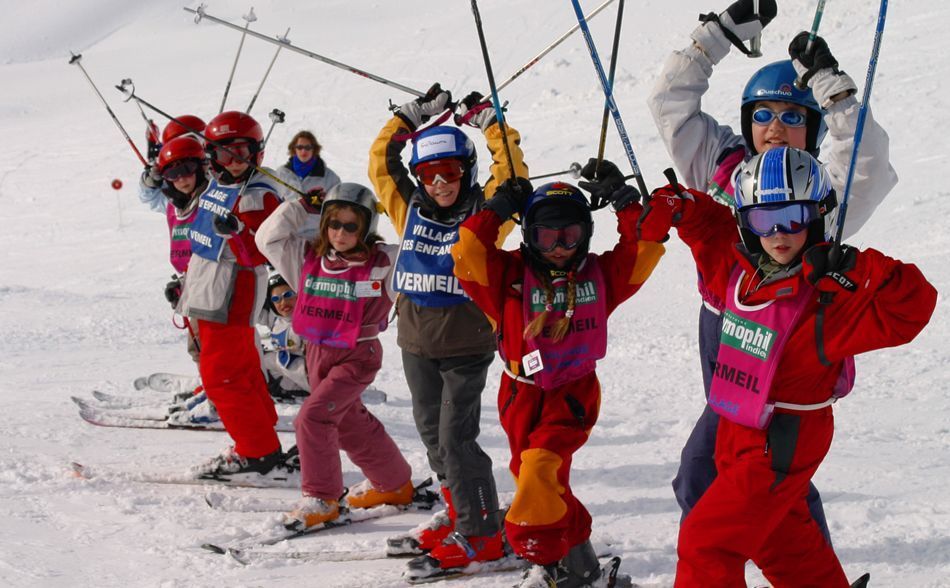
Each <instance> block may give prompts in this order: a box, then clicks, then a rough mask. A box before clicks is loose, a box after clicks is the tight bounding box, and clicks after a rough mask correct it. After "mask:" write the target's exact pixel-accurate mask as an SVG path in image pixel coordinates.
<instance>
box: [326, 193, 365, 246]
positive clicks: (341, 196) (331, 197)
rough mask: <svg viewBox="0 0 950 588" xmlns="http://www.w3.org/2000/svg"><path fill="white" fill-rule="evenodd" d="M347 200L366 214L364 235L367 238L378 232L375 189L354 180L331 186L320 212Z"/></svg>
mask: <svg viewBox="0 0 950 588" xmlns="http://www.w3.org/2000/svg"><path fill="white" fill-rule="evenodd" d="M341 202H345V203H347V204H352V205H353V206H355V207H356V208H357V209H359V210H360V211H362V212H364V214H366V220H367V223H366V227H367V229H366V234H365V235H363V236H362V238H363V239H364V240H365V239H366V238H367V237H368V236H369V235H372V234H374V233H376V228H377V226H378V225H379V201H378V200H377V199H376V195H375V194H373V191H372V190H370V189H369V188H367V187H366V186H363V185H362V184H356V183H353V182H343V183H340V184H337V185H336V186H333V187H332V188H330V191H329V192H327V195H326V196H324V198H323V205H322V206H321V207H320V214H321V215H324V214H326V212H327V207H328V206H331V205H334V204H338V203H341Z"/></svg>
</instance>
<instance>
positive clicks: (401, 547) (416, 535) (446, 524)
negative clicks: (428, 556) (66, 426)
mask: <svg viewBox="0 0 950 588" xmlns="http://www.w3.org/2000/svg"><path fill="white" fill-rule="evenodd" d="M442 499H443V500H445V507H446V508H445V510H440V511H439V512H437V513H435V514H434V515H432V518H430V519H429V520H428V521H426V522H425V523H423V524H422V525H420V526H418V527H416V528H415V529H413V530H411V531H409V532H408V533H406V534H404V535H397V536H395V537H390V538H389V539H387V540H386V555H388V556H390V557H398V556H404V555H423V554H425V553H428V552H430V551H432V550H433V549H435V548H436V547H438V546H439V545H442V542H443V541H445V538H446V537H448V536H449V533H451V532H452V531H454V530H455V507H454V506H452V493H451V492H450V491H449V487H448V486H442Z"/></svg>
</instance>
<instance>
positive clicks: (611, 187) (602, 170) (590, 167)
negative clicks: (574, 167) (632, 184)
mask: <svg viewBox="0 0 950 588" xmlns="http://www.w3.org/2000/svg"><path fill="white" fill-rule="evenodd" d="M581 177H582V178H584V179H585V180H587V181H583V182H578V183H577V185H578V186H580V187H581V188H583V189H584V190H587V191H588V192H590V205H591V208H593V209H594V210H597V209H600V208H603V207H604V206H606V205H607V204H608V203H612V202H616V200H617V198H616V197H615V195H617V193H618V192H619V191H620V190H622V189H623V188H625V187H627V186H625V182H626V180H625V179H624V177H623V173H621V171H620V170H619V169H618V168H617V166H616V165H614V163H613V162H612V161H608V160H606V159H604V160H601V162H600V167H598V166H597V159H596V158H595V157H591V158H590V159H588V160H587V164H585V165H584V167H582V168H581ZM634 192H636V190H634ZM636 194H637V200H639V197H640V193H639V192H637V193H636ZM618 196H619V195H618ZM630 202H631V201H630V200H629V198H628V199H626V200H625V204H629V203H630ZM618 210H619V209H618Z"/></svg>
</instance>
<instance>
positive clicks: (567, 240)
mask: <svg viewBox="0 0 950 588" xmlns="http://www.w3.org/2000/svg"><path fill="white" fill-rule="evenodd" d="M586 236H587V231H586V230H584V225H582V224H580V223H572V224H569V225H567V226H565V227H557V228H555V227H545V226H544V225H532V226H531V230H530V232H529V238H530V239H531V246H532V247H534V248H535V249H537V250H538V251H540V252H541V253H550V252H551V251H554V248H555V247H557V246H559V245H560V246H561V247H563V248H564V249H575V248H576V247H577V246H578V245H580V244H581V241H583V240H584V237H586Z"/></svg>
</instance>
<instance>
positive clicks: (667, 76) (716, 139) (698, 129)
mask: <svg viewBox="0 0 950 588" xmlns="http://www.w3.org/2000/svg"><path fill="white" fill-rule="evenodd" d="M755 4H756V3H755V2H753V0H738V1H737V2H734V3H733V4H731V5H730V6H729V7H728V8H727V9H726V10H725V11H724V12H722V13H721V14H719V15H716V14H712V13H711V14H708V15H705V16H702V17H701V18H700V20H701V21H702V22H703V24H701V25H700V26H699V27H698V28H696V30H694V31H693V33H692V39H693V42H692V44H691V45H690V46H689V47H687V48H686V49H684V50H682V51H676V52H674V53H673V54H672V55H671V56H670V58H669V59H668V60H667V62H666V64H665V66H664V68H663V71H662V72H661V73H660V76H659V78H658V81H657V84H656V87H655V88H654V90H653V93H652V95H651V96H650V99H649V107H650V110H651V112H652V113H653V118H654V120H655V122H656V125H657V129H658V130H659V131H660V135H661V137H662V138H663V141H664V142H665V143H666V147H667V151H668V152H669V154H670V156H671V157H672V159H673V161H674V163H675V164H676V167H677V169H679V171H680V174H681V177H682V178H683V179H684V180H685V183H686V185H688V186H691V187H694V188H696V189H699V190H704V191H706V192H708V193H709V194H710V195H712V196H713V197H714V198H715V199H716V200H718V201H719V202H720V203H722V204H725V205H727V206H734V200H733V197H732V187H731V182H730V179H731V177H732V173H733V171H734V170H735V168H736V167H737V166H738V165H739V164H741V163H742V162H743V161H746V160H748V159H749V158H751V157H752V156H753V155H755V154H756V153H763V152H765V151H767V150H768V149H773V148H775V147H781V146H786V145H787V146H790V147H795V148H797V149H804V150H806V151H808V152H809V153H811V154H812V155H813V156H815V157H818V154H819V148H820V147H821V145H822V139H823V138H824V136H825V135H826V133H830V135H831V139H832V142H831V144H830V145H829V146H828V147H826V148H825V149H824V151H823V153H824V154H825V155H826V156H827V157H826V161H827V162H828V165H827V169H828V172H829V174H830V176H831V181H832V184H833V185H834V187H835V188H836V190H837V191H838V192H843V188H844V184H845V180H846V178H847V171H848V165H849V164H850V162H851V149H852V145H853V140H854V131H855V127H856V125H857V119H858V110H859V108H860V104H858V101H857V99H856V98H855V97H854V94H855V91H856V86H855V84H854V81H853V80H852V79H851V78H850V77H849V76H848V75H847V74H845V73H844V72H841V71H839V70H838V62H837V60H835V58H834V57H833V56H832V54H831V51H830V50H829V49H828V44H827V43H826V42H825V40H824V39H822V38H821V37H816V39H815V41H814V44H813V47H812V50H810V51H809V52H807V53H806V52H805V48H806V44H807V37H808V34H807V33H804V32H803V33H800V34H799V35H797V36H796V37H795V38H794V40H793V41H792V42H791V44H790V45H789V55H790V56H791V58H792V59H791V61H779V62H776V63H772V64H769V65H766V66H765V67H763V68H761V69H760V70H758V71H757V72H756V73H755V74H753V76H752V77H751V78H750V79H749V82H748V83H747V84H746V87H745V90H744V91H743V93H742V101H741V132H739V133H736V132H734V131H733V130H732V129H730V128H729V127H726V126H723V125H720V124H719V123H718V122H717V121H716V119H715V118H713V117H712V116H710V115H709V114H707V113H705V112H703V111H702V110H701V100H702V97H703V95H704V94H705V93H706V90H707V89H708V88H709V78H710V77H711V75H712V72H713V66H714V65H716V64H718V63H719V62H720V61H721V60H722V59H724V58H725V57H726V55H728V54H729V51H730V50H731V48H732V46H733V45H736V46H737V47H740V49H741V50H742V51H743V52H745V51H746V49H745V47H744V45H743V44H742V42H743V41H748V40H749V39H751V38H752V37H754V36H755V35H757V34H759V33H761V31H762V29H763V28H764V27H765V26H766V25H767V24H769V22H771V21H772V19H773V18H774V17H775V15H776V13H777V6H776V2H775V0H760V1H759V2H757V4H758V12H757V13H756V12H755V10H754V8H755ZM799 76H801V79H802V80H803V81H804V82H806V83H807V87H806V88H805V89H804V90H800V89H799V88H798V86H797V85H796V78H798V77H799ZM888 161H889V148H888V137H887V133H885V132H884V130H883V129H882V128H881V127H880V125H878V124H877V123H876V122H875V121H874V119H873V117H872V116H870V114H869V116H868V118H867V121H866V126H865V127H864V136H863V139H862V143H861V151H860V155H859V156H858V160H857V165H856V168H855V169H856V173H855V176H854V182H853V187H852V188H853V189H852V193H853V194H854V195H855V196H856V197H855V198H854V199H853V201H852V202H851V203H849V212H850V214H849V215H848V218H847V221H848V222H847V224H846V225H845V227H844V236H845V237H846V238H847V237H849V236H850V235H853V234H854V233H855V232H857V231H858V229H860V228H861V226H863V225H864V223H865V222H866V221H867V220H868V219H869V218H870V216H871V213H872V212H873V211H874V209H875V208H877V206H878V205H879V204H880V203H881V201H882V200H883V199H884V197H885V196H886V195H887V194H888V193H889V192H890V191H891V189H892V188H893V187H894V185H895V184H896V183H897V175H896V174H895V172H894V169H893V168H892V167H891V166H890V164H889V163H888ZM729 226H730V227H731V226H733V224H732V223H731V221H730V223H729ZM699 291H700V294H701V296H702V298H703V306H702V307H701V308H700V318H699V346H700V360H701V365H702V373H703V384H704V387H705V391H706V396H707V397H708V395H709V385H710V382H711V379H712V372H713V366H714V364H715V360H716V355H717V352H718V349H719V330H720V326H721V321H722V316H721V311H722V308H723V302H722V301H721V300H718V299H717V298H716V297H715V296H714V295H712V293H711V292H710V291H709V289H708V288H707V287H706V286H705V285H704V283H703V281H702V278H700V281H699ZM718 420H719V417H718V416H717V415H716V414H715V413H714V412H713V411H712V410H711V409H710V408H709V407H707V408H706V409H705V410H704V412H703V414H702V416H700V418H699V420H698V421H697V422H696V425H695V427H694V428H693V432H692V433H691V434H690V437H689V439H688V440H687V442H686V445H685V446H684V447H683V451H682V457H681V460H680V468H679V471H678V472H677V475H676V478H675V479H674V480H673V489H674V493H675V494H676V499H677V502H679V504H680V507H681V508H682V509H683V516H684V517H685V516H686V515H687V514H688V513H689V511H690V509H691V508H692V507H693V506H694V505H695V504H696V501H698V500H699V498H700V496H702V494H703V492H704V491H705V489H706V488H707V487H708V486H709V484H710V483H711V482H712V480H713V479H714V478H715V477H716V468H715V464H714V462H713V449H714V443H715V438H716V426H717V423H718ZM809 506H810V509H811V512H812V515H813V516H814V518H815V520H816V522H817V523H818V524H819V526H820V527H821V528H822V532H823V533H824V534H825V536H826V537H827V538H828V539H829V541H830V534H829V532H828V528H827V524H826V523H825V516H824V511H823V509H822V505H821V498H820V496H819V494H818V491H817V490H816V489H815V488H814V486H811V487H810V489H809Z"/></svg>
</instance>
